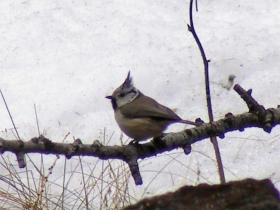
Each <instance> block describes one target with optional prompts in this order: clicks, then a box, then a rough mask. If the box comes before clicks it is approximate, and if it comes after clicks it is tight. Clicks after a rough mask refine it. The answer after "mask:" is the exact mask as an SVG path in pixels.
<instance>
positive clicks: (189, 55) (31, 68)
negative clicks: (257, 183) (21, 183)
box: [0, 0, 280, 199]
mask: <svg viewBox="0 0 280 210" xmlns="http://www.w3.org/2000/svg"><path fill="white" fill-rule="evenodd" d="M0 5H1V8H2V9H1V10H2V15H1V17H0V36H1V41H0V46H1V50H0V55H1V56H0V73H1V77H0V88H1V90H2V92H3V93H4V96H5V98H6V101H7V103H8V106H9V109H10V111H11V114H12V116H13V119H14V121H15V124H16V126H17V129H18V132H19V134H20V137H21V138H22V139H24V140H29V139H30V138H32V137H34V136H38V130H37V126H36V119H35V113H34V104H35V105H36V109H37V114H38V119H39V125H40V132H41V133H43V134H44V135H45V136H46V137H47V138H50V139H52V140H53V141H57V142H61V141H62V140H63V138H64V136H65V135H66V134H67V133H68V132H70V135H69V137H68V138H67V139H66V142H72V141H73V137H75V138H78V137H79V138H81V139H82V142H83V143H92V142H93V141H94V140H95V139H99V140H100V141H102V142H103V141H105V142H107V143H108V142H109V143H108V144H109V145H114V144H117V145H120V144H121V143H120V141H119V137H120V135H121V132H120V129H119V128H118V126H117V124H116V122H115V120H114V116H113V111H112V107H111V104H110V103H109V101H108V100H107V99H105V96H106V95H110V94H111V93H112V92H113V90H114V89H115V88H117V87H118V86H119V85H120V84H121V83H122V82H123V81H124V79H125V77H126V75H127V72H128V71H129V70H130V71H131V74H132V76H133V78H134V84H135V86H136V87H137V88H138V89H140V90H141V91H142V92H143V93H144V94H146V95H148V96H150V97H152V98H155V99H156V100H157V101H159V102H160V103H162V104H164V105H166V106H168V107H170V108H176V109H178V111H177V114H178V115H179V116H181V117H182V118H184V119H189V120H195V119H196V118H197V117H200V118H202V119H204V120H205V121H207V119H208V117H207V108H206V102H205V96H204V95H205V93H204V75H203V64H202V60H201V56H200V52H199V50H198V48H197V46H196V44H195V42H194V39H193V37H192V35H191V33H189V32H188V30H187V24H188V23H189V16H188V6H189V2H188V1H183V0H179V1H170V0H161V1H159V0H154V1H148V0H142V1H126V0H108V1H87V0H83V1H82V0H76V1H65V0H62V1H56V0H49V1H45V2H44V1H32V0H26V1H15V0H10V1H2V2H1V3H0ZM198 5H199V12H197V13H196V12H194V23H195V29H196V31H197V33H198V36H199V38H200V40H201V42H202V44H203V47H204V49H205V52H206V55H207V58H208V59H210V60H211V62H210V63H209V67H210V80H211V96H212V100H213V101H212V102H213V110H214V116H215V119H220V118H222V117H223V116H224V115H225V114H226V113H228V112H232V113H233V114H236V115H237V114H241V113H244V112H247V107H246V105H245V103H244V102H243V101H242V100H241V99H240V97H239V96H238V95H237V93H235V92H234V91H233V90H230V91H227V90H226V89H224V88H222V86H221V85H219V84H217V83H220V82H226V80H227V77H228V76H229V75H230V74H234V75H236V80H235V82H236V83H239V84H240V85H241V86H242V87H243V88H245V89H250V88H252V89H253V97H254V98H255V99H256V100H257V101H258V102H259V103H260V104H262V105H264V106H265V107H267V108H270V107H276V106H277V105H278V104H279V99H280V96H279V78H280V71H279V70H278V68H279V66H280V59H279V53H280V40H279V39H280V38H279V34H280V21H279V19H280V2H279V1H278V0H257V1H254V3H250V2H249V1H246V2H245V1H240V0H235V1H231V0H227V1H223V2H222V3H221V2H215V1H205V0H204V1H199V2H198ZM0 110H1V115H0V116H1V122H0V131H1V136H0V137H2V138H6V139H15V137H14V135H13V133H12V132H11V130H9V129H11V128H12V123H11V121H10V119H9V117H8V114H7V112H6V109H5V106H4V103H3V102H0ZM5 129H8V130H7V131H6V130H5ZM182 129H184V125H180V124H176V125H172V126H170V129H169V130H168V131H180V130H182ZM279 132H280V130H279V127H276V128H274V129H273V131H272V133H271V134H266V133H264V132H263V131H262V130H261V129H246V130H245V131H244V132H241V133H240V132H232V133H227V134H226V138H225V139H223V140H219V145H220V149H221V155H222V160H223V163H224V167H225V173H226V179H227V180H240V179H243V178H246V177H253V178H256V179H262V178H268V177H269V178H271V180H272V182H273V183H275V186H276V187H277V188H278V190H279V189H280V182H279V179H280V171H279V169H278V168H279V167H278V165H279V161H278V160H279V149H280V141H279V140H278V139H277V138H278V135H279ZM111 136H112V137H111ZM110 137H111V140H110V141H109V139H110ZM126 139H127V138H126V137H124V140H126ZM192 148H193V150H192V153H191V154H190V155H188V156H185V155H184V154H183V151H182V150H176V151H174V152H173V153H165V154H163V155H160V156H159V157H154V158H149V159H145V160H143V161H140V169H141V174H142V176H143V181H144V184H143V185H142V186H135V185H134V184H133V180H131V184H130V185H129V188H130V190H131V191H132V192H135V195H134V196H135V197H136V198H137V199H139V198H140V197H141V196H142V195H144V196H150V195H155V194H158V193H162V192H166V191H167V190H170V189H176V188H178V187H179V186H181V185H183V184H188V185H196V184H198V183H219V177H218V174H217V169H216V163H215V158H214V157H215V156H214V154H213V149H212V145H211V143H210V142H209V140H204V141H203V142H199V143H196V144H194V145H193V146H192ZM10 156H11V155H10ZM31 157H32V158H33V161H35V162H36V161H37V160H36V159H38V158H36V157H38V155H36V154H35V155H31ZM45 157H47V156H45ZM93 159H94V158H84V159H83V160H87V161H88V162H92V161H97V160H93ZM11 161H12V162H13V164H16V161H15V157H13V159H12V160H11ZM44 161H45V164H46V165H50V164H51V163H52V162H53V159H52V158H45V160H44ZM58 164H61V165H63V164H64V162H63V161H61V162H60V163H58ZM67 164H71V160H69V161H67ZM30 167H31V166H30ZM62 173H63V169H61V170H60V168H56V170H55V172H54V174H55V175H54V176H59V175H61V174H62ZM60 184H61V183H60Z"/></svg>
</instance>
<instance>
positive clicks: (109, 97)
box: [105, 96, 113, 100]
mask: <svg viewBox="0 0 280 210" xmlns="http://www.w3.org/2000/svg"><path fill="white" fill-rule="evenodd" d="M105 98H107V99H110V100H112V99H113V97H112V96H106V97H105Z"/></svg>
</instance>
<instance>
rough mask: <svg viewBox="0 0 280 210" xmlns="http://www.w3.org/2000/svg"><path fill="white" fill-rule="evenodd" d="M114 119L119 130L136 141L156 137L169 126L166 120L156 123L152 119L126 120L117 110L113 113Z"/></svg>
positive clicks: (156, 121)
mask: <svg viewBox="0 0 280 210" xmlns="http://www.w3.org/2000/svg"><path fill="white" fill-rule="evenodd" d="M115 119H116V121H117V123H118V125H119V127H120V129H121V130H122V131H123V132H124V133H125V134H126V135H127V136H129V137H130V138H133V139H134V140H136V141H142V140H146V139H148V138H153V137H158V136H160V135H161V134H162V132H163V131H164V130H165V129H166V127H167V126H168V125H169V124H170V121H166V120H162V121H158V120H154V119H152V118H128V117H125V116H124V115H122V114H121V113H120V111H119V109H117V110H116V111H115Z"/></svg>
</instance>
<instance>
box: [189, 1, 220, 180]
mask: <svg viewBox="0 0 280 210" xmlns="http://www.w3.org/2000/svg"><path fill="white" fill-rule="evenodd" d="M192 8H193V0H190V10H189V13H190V25H188V30H189V31H190V32H191V33H192V35H193V37H194V39H195V41H196V43H197V45H198V48H199V51H200V53H201V56H202V59H203V64H204V75H205V92H206V102H207V108H208V116H209V121H210V122H212V121H213V120H214V119H213V118H214V117H213V111H212V103H211V94H210V85H209V70H208V63H209V60H207V59H206V55H205V53H204V50H203V47H202V45H201V43H200V41H199V38H198V36H197V34H196V32H195V29H194V24H193V17H192ZM211 142H212V144H213V147H214V150H215V155H216V159H217V163H218V169H219V175H220V181H221V183H225V174H224V168H223V163H222V158H221V154H220V150H219V145H218V141H217V138H216V137H215V136H213V137H211Z"/></svg>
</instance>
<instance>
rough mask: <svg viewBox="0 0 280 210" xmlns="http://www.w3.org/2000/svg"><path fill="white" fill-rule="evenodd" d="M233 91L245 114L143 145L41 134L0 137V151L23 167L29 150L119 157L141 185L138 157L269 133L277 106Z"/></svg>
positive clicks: (277, 119) (277, 120)
mask: <svg viewBox="0 0 280 210" xmlns="http://www.w3.org/2000/svg"><path fill="white" fill-rule="evenodd" d="M234 90H236V92H237V93H238V94H239V95H240V96H241V98H242V99H243V100H244V101H245V102H246V104H248V108H249V112H248V113H244V114H240V115H237V116H234V115H233V114H231V113H228V114H226V116H225V118H223V119H220V120H218V121H215V122H211V123H204V124H201V125H200V126H197V127H194V128H191V129H186V130H184V131H181V132H178V133H169V134H165V135H164V137H162V138H157V139H153V140H152V141H150V142H147V143H144V144H134V145H124V146H118V145H114V146H104V145H102V144H101V143H100V141H98V140H95V141H94V142H93V143H92V144H83V143H82V141H81V140H80V139H76V140H75V142H74V143H57V142H53V141H51V140H49V139H47V138H45V137H44V136H42V135H41V136H39V137H34V138H32V139H31V140H30V141H27V142H24V141H22V140H4V139H2V138H0V153H1V154H3V153H4V152H12V153H14V154H16V155H18V154H20V158H19V167H24V165H22V161H21V160H22V159H24V154H28V153H40V154H55V155H65V156H66V158H68V159H70V158H71V157H73V156H91V157H97V158H100V159H102V160H108V159H119V160H123V161H125V162H126V163H127V164H128V165H129V168H130V171H131V174H132V176H133V178H134V181H135V184H136V185H140V184H142V178H141V174H140V171H139V167H138V163H137V160H138V159H144V158H148V157H152V156H156V155H158V154H161V153H164V152H167V151H171V150H174V149H178V148H182V149H183V150H184V152H185V153H186V154H189V152H190V151H191V147H190V145H191V144H194V143H195V142H198V141H201V140H203V139H207V138H209V137H212V136H219V137H220V138H224V134H225V133H227V132H230V131H235V130H239V131H243V130H244V129H245V128H251V127H256V128H263V129H264V131H265V132H268V133H269V132H270V131H271V130H272V128H273V127H274V126H276V125H278V124H280V107H278V108H277V109H274V108H270V109H265V108H264V107H263V106H261V105H259V104H258V103H257V102H256V101H255V100H254V99H253V98H252V96H251V92H252V91H245V90H244V89H243V88H242V87H241V86H240V85H235V86H234Z"/></svg>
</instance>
